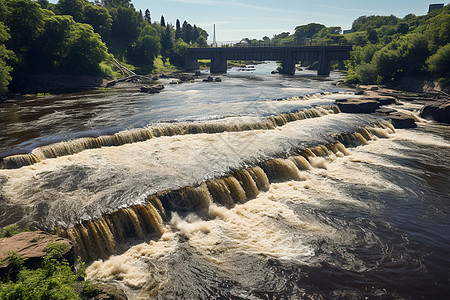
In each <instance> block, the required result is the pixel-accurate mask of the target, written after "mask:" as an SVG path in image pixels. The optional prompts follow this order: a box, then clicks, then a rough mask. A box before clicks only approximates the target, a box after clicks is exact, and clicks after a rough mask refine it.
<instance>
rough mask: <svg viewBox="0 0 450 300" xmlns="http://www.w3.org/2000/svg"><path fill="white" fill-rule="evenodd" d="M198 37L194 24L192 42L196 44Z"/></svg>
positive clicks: (198, 33)
mask: <svg viewBox="0 0 450 300" xmlns="http://www.w3.org/2000/svg"><path fill="white" fill-rule="evenodd" d="M199 37H200V32H199V31H198V28H197V25H195V24H194V28H193V29H192V41H193V42H197V40H198V38H199Z"/></svg>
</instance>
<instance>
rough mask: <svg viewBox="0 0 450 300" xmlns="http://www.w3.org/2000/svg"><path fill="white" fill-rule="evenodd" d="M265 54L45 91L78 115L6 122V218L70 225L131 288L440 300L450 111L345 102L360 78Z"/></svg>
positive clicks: (1, 198)
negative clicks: (140, 84) (179, 81)
mask: <svg viewBox="0 0 450 300" xmlns="http://www.w3.org/2000/svg"><path fill="white" fill-rule="evenodd" d="M269 67H271V65H262V66H260V67H259V68H261V69H264V68H267V72H265V73H264V72H262V73H259V74H258V73H257V74H254V75H246V76H241V75H240V74H237V73H233V72H230V74H228V75H226V76H225V77H224V80H223V82H222V83H221V84H223V85H220V84H217V85H215V84H214V85H209V86H208V87H206V86H205V85H207V84H206V83H195V84H192V85H189V84H186V85H182V86H178V85H177V86H171V87H168V88H167V89H166V90H165V91H164V93H166V94H165V95H164V93H161V94H158V95H141V94H138V93H135V92H134V91H133V88H135V86H133V85H129V86H127V87H126V88H125V89H118V91H117V92H114V90H111V91H106V92H104V94H102V93H99V94H92V95H82V96H81V97H80V96H79V95H73V96H69V97H68V99H66V100H64V101H62V100H61V99H59V98H58V97H56V99H54V100H52V99H53V98H49V100H46V101H43V100H40V99H37V100H36V101H37V102H39V101H43V103H41V104H42V105H49V106H50V107H51V106H55V109H57V108H61V110H60V113H62V114H68V115H69V114H70V115H78V116H79V117H80V118H79V119H80V120H82V122H81V124H78V125H75V123H74V122H73V121H72V120H71V119H70V118H69V119H67V124H61V125H59V126H60V127H58V126H57V128H51V125H52V124H54V123H53V121H52V120H53V119H56V120H57V119H58V116H55V115H54V114H53V113H51V114H50V115H48V116H47V115H45V114H44V115H42V114H41V115H40V117H39V118H38V119H37V120H35V121H30V124H25V123H24V124H23V125H24V127H25V128H40V129H42V131H41V132H40V133H39V134H36V133H35V132H34V131H32V130H29V134H28V135H25V136H28V138H27V139H28V140H26V141H24V140H20V139H18V138H17V136H16V135H14V134H13V131H14V130H15V129H16V128H17V127H16V124H15V123H14V122H12V121H11V122H9V121H8V120H9V119H8V120H3V121H2V122H6V123H4V125H5V126H3V127H2V128H3V129H0V130H3V133H4V134H3V137H2V139H0V140H1V141H6V142H5V143H4V144H3V142H2V147H1V151H3V154H2V155H1V156H2V157H3V158H2V160H1V162H0V166H1V168H2V169H0V203H1V204H2V207H4V209H3V210H2V211H1V214H0V223H1V224H0V225H2V226H4V225H8V224H12V223H17V224H20V225H27V226H31V227H38V228H45V229H52V228H55V227H59V228H63V229H64V230H63V232H64V233H65V235H66V236H67V237H69V238H70V239H71V240H73V241H74V243H75V245H76V249H77V253H78V255H80V256H81V257H82V258H83V259H84V260H86V261H88V262H89V266H88V268H87V274H88V277H89V278H91V279H94V280H98V281H101V282H108V283H110V284H114V285H117V286H118V287H120V288H122V289H123V290H124V291H125V292H126V293H127V295H128V296H129V297H130V298H132V299H142V298H144V299H145V298H159V299H179V298H180V297H181V298H184V299H211V298H228V299H229V298H231V299H235V298H238V299H242V298H243V299H269V298H287V299H291V298H292V299H298V298H307V299H328V298H336V299H340V298H345V299H347V298H355V299H360V298H377V297H380V298H402V299H403V298H404V299H415V298H429V299H431V298H433V299H438V298H444V297H445V295H446V294H448V293H449V288H448V267H449V264H448V259H447V253H448V250H449V247H448V245H447V244H448V243H446V241H448V240H449V237H450V236H449V233H448V232H449V231H448V230H447V229H448V228H449V218H448V211H449V204H448V203H449V201H448V200H449V196H448V195H449V194H450V186H449V184H448V176H449V175H450V165H449V163H448V161H447V160H443V159H442V158H445V157H448V156H449V155H450V142H449V140H450V131H449V129H448V127H446V126H441V125H436V124H431V123H420V124H419V127H418V128H417V129H414V130H394V129H393V127H392V126H391V125H390V123H389V122H387V121H385V120H383V119H382V118H380V117H376V116H372V115H358V114H344V113H341V112H340V111H339V110H338V109H337V107H335V106H334V105H333V101H334V100H335V99H339V98H345V97H348V96H349V91H348V90H340V89H339V88H337V87H334V86H331V85H330V83H329V82H326V81H316V80H312V79H311V78H309V77H305V76H301V75H300V76H295V77H293V78H292V77H286V78H285V77H281V76H270V75H268V74H269V72H268V71H269V70H270V69H269ZM245 85H249V87H246V86H245ZM261 86H263V87H262V88H261V89H260V90H261V91H262V92H263V93H264V95H261V94H260V92H259V90H258V92H255V87H261ZM211 90H213V91H214V92H215V95H217V96H214V98H213V99H211V98H208V96H207V95H208V94H211ZM206 91H208V93H206ZM324 91H325V92H327V93H322V92H324ZM334 92H339V93H334ZM213 94H214V93H213ZM280 97H281V98H283V99H279V98H280ZM352 97H355V96H354V95H352ZM275 98H277V99H279V100H277V101H271V100H273V99H275ZM82 99H84V100H85V101H86V102H87V103H88V104H89V105H87V104H83V103H81V102H82V101H81V100H82ZM200 99H201V100H200ZM65 101H66V102H67V103H66V102H65ZM73 101H78V102H77V103H78V105H80V107H82V108H86V107H91V108H92V109H93V111H95V112H96V114H93V115H89V116H88V115H87V114H86V111H78V112H74V111H73V109H74V107H75V104H74V103H73ZM69 102H70V103H71V104H69ZM29 105H30V104H29V103H28V102H25V103H24V104H23V106H22V108H23V111H17V112H16V114H18V115H20V114H21V113H22V114H24V115H27V113H28V109H29ZM83 105H86V106H83ZM176 105H182V106H183V108H182V109H177V108H176ZM150 106H151V107H150ZM99 108H102V110H100V109H99ZM0 109H1V110H2V111H1V112H2V113H6V115H7V116H8V115H10V114H12V112H11V111H10V109H12V108H9V107H5V106H0ZM218 112H219V113H218ZM102 114H103V115H102ZM114 114H116V115H117V120H113V119H111V116H112V115H114ZM16 119H17V118H16ZM16 119H14V118H10V120H16ZM24 119H26V118H24ZM8 122H9V123H8ZM33 125H34V126H33ZM104 125H106V127H104V128H103V127H102V126H104ZM45 128H48V129H45ZM124 129H126V130H124ZM8 130H10V131H8ZM64 130H66V131H67V134H65V133H64ZM77 132H78V133H77ZM8 137H9V138H8Z"/></svg>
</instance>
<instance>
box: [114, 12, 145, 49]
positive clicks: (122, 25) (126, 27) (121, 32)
mask: <svg viewBox="0 0 450 300" xmlns="http://www.w3.org/2000/svg"><path fill="white" fill-rule="evenodd" d="M109 12H110V14H111V16H112V19H113V22H112V28H111V31H112V32H111V34H112V36H113V37H114V38H115V39H117V40H119V41H121V42H122V43H130V42H131V41H133V40H135V39H137V37H138V36H139V33H140V30H141V23H142V22H141V20H143V17H142V15H140V14H139V12H137V11H135V10H134V9H133V8H131V7H124V6H119V7H118V8H111V9H110V10H109Z"/></svg>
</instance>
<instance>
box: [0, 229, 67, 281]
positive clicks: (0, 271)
mask: <svg viewBox="0 0 450 300" xmlns="http://www.w3.org/2000/svg"><path fill="white" fill-rule="evenodd" d="M54 243H61V244H66V245H67V246H68V247H67V250H66V253H64V254H63V256H64V258H65V259H67V261H68V262H69V263H71V264H73V262H74V253H73V244H72V242H71V241H70V240H68V239H65V238H62V237H59V236H55V235H52V234H49V233H47V232H44V231H30V232H21V233H18V234H16V235H14V236H12V237H6V238H2V239H0V276H1V277H5V276H6V275H7V274H8V270H9V268H8V260H7V259H6V258H7V257H8V256H9V253H11V252H15V253H17V254H18V255H20V256H21V257H22V258H23V259H24V264H25V266H26V267H27V268H29V269H33V268H37V267H40V266H41V263H42V261H43V260H44V258H45V256H46V255H47V252H46V248H47V246H48V245H50V244H54Z"/></svg>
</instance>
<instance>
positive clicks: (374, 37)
mask: <svg viewBox="0 0 450 300" xmlns="http://www.w3.org/2000/svg"><path fill="white" fill-rule="evenodd" d="M367 40H368V41H369V42H371V43H372V44H376V43H377V42H378V33H377V31H376V30H375V29H374V28H370V29H369V30H367Z"/></svg>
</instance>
